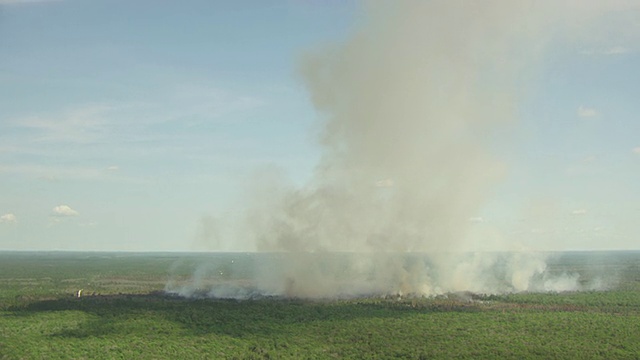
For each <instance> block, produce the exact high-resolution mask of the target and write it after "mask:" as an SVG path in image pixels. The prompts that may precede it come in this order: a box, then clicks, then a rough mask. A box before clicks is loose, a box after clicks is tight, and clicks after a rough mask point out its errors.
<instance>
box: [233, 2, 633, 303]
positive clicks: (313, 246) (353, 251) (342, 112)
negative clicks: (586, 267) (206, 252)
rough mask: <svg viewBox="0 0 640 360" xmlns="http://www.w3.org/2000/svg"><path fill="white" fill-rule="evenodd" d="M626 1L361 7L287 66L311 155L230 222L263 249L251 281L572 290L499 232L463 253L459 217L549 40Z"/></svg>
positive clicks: (490, 165)
mask: <svg viewBox="0 0 640 360" xmlns="http://www.w3.org/2000/svg"><path fill="white" fill-rule="evenodd" d="M629 4H631V3H627V2H624V1H620V2H613V3H610V4H609V5H598V4H596V3H595V2H590V1H586V2H584V3H583V2H574V1H570V0H566V1H506V0H487V1H462V0H461V1H457V0H456V1H451V0H446V1H438V0H436V1H392V2H370V3H366V4H365V6H364V11H365V13H366V16H365V19H364V20H363V23H362V24H361V26H360V28H359V29H358V31H357V32H356V33H355V34H353V36H352V37H351V38H349V39H348V40H347V41H345V42H344V43H341V44H336V45H333V46H327V47H324V48H321V49H317V50H316V51H313V52H310V53H307V54H306V55H305V56H303V59H302V60H301V64H300V74H301V77H302V79H303V81H304V84H305V85H306V87H307V89H308V91H309V94H310V97H311V99H312V102H313V104H314V106H315V107H316V109H317V110H318V114H319V117H320V118H321V122H322V123H321V124H322V125H321V129H322V132H321V135H320V145H321V147H322V151H323V153H322V154H323V155H322V158H321V160H320V162H319V164H318V165H317V167H316V169H315V172H314V174H313V177H312V179H311V180H310V181H309V182H308V183H307V184H305V185H304V186H301V187H295V186H287V185H283V184H286V181H284V180H282V179H279V178H278V177H277V176H276V177H271V178H272V181H269V180H268V178H269V177H268V176H267V177H261V183H262V184H261V185H260V186H261V189H260V190H261V191H260V192H261V193H262V194H263V195H262V196H260V197H259V199H258V200H255V202H254V204H255V206H254V207H253V208H252V209H251V210H249V212H248V214H247V225H246V228H247V229H249V235H248V236H249V237H250V238H251V239H252V241H253V242H254V244H255V248H256V250H257V251H259V252H269V253H275V254H277V256H276V255H274V257H273V258H271V259H270V260H269V261H265V262H264V263H263V264H262V265H261V266H260V268H259V269H258V270H257V271H256V273H255V276H254V277H255V278H254V285H253V286H255V289H256V291H258V292H260V293H263V294H272V295H282V296H294V297H308V298H320V297H340V296H357V295H367V294H378V295H387V294H412V295H433V294H440V293H446V292H458V291H473V292H480V293H496V292H511V291H553V290H575V289H577V288H578V281H577V276H576V275H575V274H565V275H562V274H560V275H559V276H555V277H550V276H549V275H548V274H547V273H546V267H547V265H546V262H545V257H544V256H543V255H539V254H533V253H529V252H527V251H525V250H526V249H521V248H519V247H517V245H516V244H515V242H513V241H512V240H513V239H512V240H509V241H507V242H506V243H505V246H504V247H503V250H505V251H509V252H503V253H502V252H501V253H470V252H468V250H470V249H474V248H477V244H473V243H470V240H469V236H468V234H469V227H470V226H472V225H473V222H471V221H470V220H469V219H481V218H479V217H478V216H479V212H480V211H481V209H482V206H483V204H485V203H486V201H487V200H488V199H490V198H491V196H492V192H493V191H495V189H496V186H497V185H498V184H499V183H500V181H501V179H502V178H503V177H504V176H505V174H506V173H507V171H508V169H507V166H506V165H505V164H504V163H503V162H502V161H501V156H500V153H499V152H498V150H497V148H496V146H493V142H494V141H495V140H496V139H497V137H498V136H499V134H500V131H501V130H504V129H505V128H506V127H509V126H512V125H513V124H516V123H517V121H518V109H519V104H520V103H521V102H522V101H523V100H524V99H526V97H527V96H528V95H530V94H529V93H530V92H531V91H533V90H532V89H534V88H535V83H534V80H535V77H536V73H538V72H539V71H540V70H541V66H542V64H543V60H544V59H545V54H546V52H547V50H548V49H549V47H550V46H551V45H553V43H554V41H560V40H562V41H566V40H567V39H576V40H575V41H581V40H580V38H581V36H583V35H584V33H583V30H584V28H583V26H582V25H583V24H586V23H588V22H589V21H591V20H592V19H593V18H594V17H597V16H596V15H599V14H601V13H602V12H603V11H604V10H607V11H608V10H612V11H617V10H622V9H624V8H626V7H627V6H631V5H629ZM605 8H606V9H605ZM578 29H582V30H578ZM502 133H504V131H503V132H502ZM503 140H504V139H503ZM265 179H267V180H265ZM475 240H476V241H482V239H479V240H478V239H475ZM515 240H517V239H515ZM487 241H491V239H487ZM225 286H229V285H228V284H226V285H225ZM225 291H226V292H227V293H233V291H229V290H228V288H225ZM243 294H245V293H243ZM245 295H246V294H245ZM243 296H244V295H243Z"/></svg>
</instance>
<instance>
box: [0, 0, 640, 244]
mask: <svg viewBox="0 0 640 360" xmlns="http://www.w3.org/2000/svg"><path fill="white" fill-rule="evenodd" d="M632 14H635V15H638V12H637V11H636V12H632ZM360 18H361V11H360V9H359V6H358V4H357V3H355V2H352V1H335V2H331V1H320V2H315V3H312V2H306V1H294V0H290V1H281V2H264V1H239V2H235V1H234V2H226V1H190V2H188V3H184V2H157V1H100V0H92V1H73V0H68V1H64V0H63V1H20V0H9V1H7V0H5V1H0V53H1V56H0V216H2V217H1V218H0V249H16V250H53V249H58V250H133V251H170V250H181V251H185V250H186V251H188V250H193V249H194V246H195V245H194V242H195V241H196V240H194V239H195V238H197V233H198V226H199V225H198V224H199V222H200V219H201V218H202V217H203V216H206V215H209V214H213V215H215V216H220V218H222V219H224V218H227V217H228V218H233V217H234V216H238V214H239V213H240V212H241V209H242V204H241V203H242V201H243V200H242V199H243V197H244V196H247V191H246V189H247V186H248V185H247V184H249V183H250V182H251V181H255V176H256V174H257V173H258V172H259V170H260V169H261V168H264V167H279V168H282V169H283V170H284V172H285V173H286V174H287V176H289V177H290V178H291V179H292V182H293V183H295V184H300V183H304V181H305V180H306V179H307V178H309V176H310V174H311V173H312V171H313V168H314V166H315V164H316V163H317V161H318V158H319V156H320V149H319V147H318V145H317V141H316V133H317V132H318V119H319V118H320V115H319V114H318V113H317V112H316V111H315V110H314V108H313V106H312V105H311V103H310V100H309V99H308V93H307V91H306V89H305V87H304V86H303V85H302V84H301V81H300V79H299V76H298V75H297V70H296V69H297V66H298V61H299V58H300V56H301V55H302V54H303V53H304V52H305V51H309V50H313V49H316V48H318V47H319V46H322V45H324V44H330V43H336V42H340V41H343V40H344V39H346V38H348V37H349V35H350V34H351V33H352V32H353V30H354V28H356V27H357V25H358V23H359V22H360V21H361V20H360ZM638 19H640V17H636V18H635V19H633V18H632V19H631V20H629V22H630V23H632V24H635V26H636V28H634V29H630V30H628V31H627V32H623V35H625V36H621V34H620V33H619V32H615V31H612V33H611V35H610V36H608V35H607V36H604V35H603V37H602V38H601V39H597V41H590V40H579V41H574V40H572V41H569V40H560V41H559V42H558V43H557V44H555V45H554V46H553V49H552V51H550V52H549V54H548V56H547V57H546V58H545V60H544V66H543V68H542V69H541V70H540V72H539V73H536V74H535V75H534V76H535V82H534V83H535V84H536V85H535V86H534V87H533V88H532V89H529V91H527V98H526V101H523V103H522V104H521V107H520V108H519V113H520V116H521V119H520V120H519V121H518V122H517V123H515V124H512V125H510V126H509V128H508V129H506V130H505V131H504V133H503V134H502V136H498V137H497V138H496V141H495V144H494V147H495V151H496V152H497V153H500V154H501V155H500V156H499V157H500V158H501V159H503V160H504V161H505V163H506V164H507V168H508V172H507V175H506V176H505V179H504V182H503V183H501V184H500V185H499V186H498V187H497V188H496V190H495V194H494V196H492V198H491V199H490V201H488V202H487V204H486V206H485V208H484V210H483V211H482V213H480V214H478V216H477V218H475V219H474V222H477V223H478V224H477V227H478V229H477V231H476V232H478V233H483V234H484V233H486V232H491V233H493V232H496V233H498V232H499V233H500V234H501V235H500V236H501V237H505V236H510V237H517V238H518V239H519V241H521V242H522V243H523V244H524V246H527V247H532V248H539V249H553V250H568V249H581V250H583V249H586V250H589V249H638V245H637V244H638V243H639V242H638V240H640V225H638V224H640V221H638V220H639V219H640V185H639V184H640V119H639V118H638V114H640V105H639V103H638V101H637V98H638V94H640V56H639V54H640V52H639V51H640V42H639V41H638V40H639V39H640V37H638V36H637V35H638V34H640V31H638V29H640V20H638ZM627 20H628V19H627ZM626 35H628V36H626ZM226 249H239V250H242V246H238V247H234V246H233V244H231V245H228V246H227V247H226ZM210 250H216V249H210Z"/></svg>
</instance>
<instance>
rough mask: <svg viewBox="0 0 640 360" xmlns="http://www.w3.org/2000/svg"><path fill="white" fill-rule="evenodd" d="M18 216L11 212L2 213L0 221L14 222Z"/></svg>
mask: <svg viewBox="0 0 640 360" xmlns="http://www.w3.org/2000/svg"><path fill="white" fill-rule="evenodd" d="M16 222H18V218H16V216H15V215H14V214H12V213H8V214H4V215H2V216H0V223H16Z"/></svg>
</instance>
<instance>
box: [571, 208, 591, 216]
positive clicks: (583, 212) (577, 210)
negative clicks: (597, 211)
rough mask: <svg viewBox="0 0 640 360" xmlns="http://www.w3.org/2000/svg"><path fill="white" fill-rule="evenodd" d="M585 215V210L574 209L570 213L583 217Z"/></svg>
mask: <svg viewBox="0 0 640 360" xmlns="http://www.w3.org/2000/svg"><path fill="white" fill-rule="evenodd" d="M586 213H587V209H576V210H573V211H572V212H571V214H572V215H585V214H586Z"/></svg>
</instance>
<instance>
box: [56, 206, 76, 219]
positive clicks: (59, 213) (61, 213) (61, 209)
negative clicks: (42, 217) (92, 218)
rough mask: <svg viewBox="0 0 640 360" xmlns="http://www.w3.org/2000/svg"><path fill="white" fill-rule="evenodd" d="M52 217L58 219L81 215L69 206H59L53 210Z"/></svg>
mask: <svg viewBox="0 0 640 360" xmlns="http://www.w3.org/2000/svg"><path fill="white" fill-rule="evenodd" d="M51 215H52V216H56V217H70V216H78V215H79V213H78V212H77V211H75V210H73V209H72V208H71V207H70V206H69V205H58V206H56V207H54V208H53V210H52V211H51Z"/></svg>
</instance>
